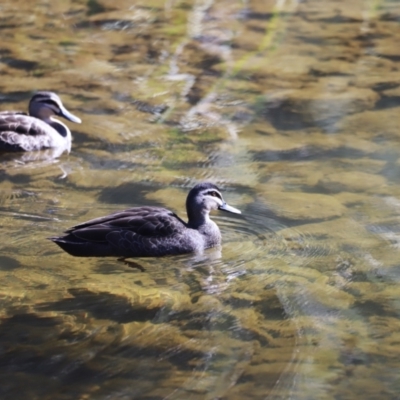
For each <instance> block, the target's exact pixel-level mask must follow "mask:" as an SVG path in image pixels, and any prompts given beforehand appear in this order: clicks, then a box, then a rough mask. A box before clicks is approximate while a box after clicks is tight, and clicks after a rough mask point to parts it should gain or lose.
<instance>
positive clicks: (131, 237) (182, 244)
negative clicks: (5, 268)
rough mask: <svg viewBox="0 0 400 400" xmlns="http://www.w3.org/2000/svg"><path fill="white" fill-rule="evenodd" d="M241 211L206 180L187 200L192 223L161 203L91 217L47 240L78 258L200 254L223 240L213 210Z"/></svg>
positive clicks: (192, 191) (187, 209)
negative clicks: (211, 215) (154, 205)
mask: <svg viewBox="0 0 400 400" xmlns="http://www.w3.org/2000/svg"><path fill="white" fill-rule="evenodd" d="M217 209H218V210H223V211H228V212H231V213H235V214H240V213H241V212H240V211H239V210H237V209H236V208H234V207H231V206H229V205H228V204H227V203H226V202H225V201H224V199H223V197H222V194H221V192H220V190H219V189H218V187H217V186H215V185H214V184H212V183H209V182H203V183H199V184H198V185H196V186H195V187H194V188H193V189H191V190H190V192H189V194H188V196H187V199H186V211H187V215H188V222H185V221H183V220H182V219H181V218H179V217H178V216H177V215H176V214H175V213H173V212H172V211H169V210H167V209H165V208H161V207H135V208H130V209H128V210H125V211H120V212H116V213H114V214H111V215H108V216H106V217H100V218H96V219H92V220H90V221H88V222H84V223H82V224H80V225H76V226H74V227H72V228H70V229H68V230H67V231H66V233H67V235H65V236H60V237H52V238H49V239H50V240H52V241H53V242H55V243H56V244H58V245H59V246H60V247H61V248H62V249H63V250H65V251H66V252H67V253H69V254H71V255H73V256H78V257H93V256H94V257H106V256H115V257H122V258H128V257H155V256H156V257H158V256H165V255H172V254H184V253H191V252H202V251H203V250H204V249H207V248H209V247H214V246H217V245H219V244H220V243H221V233H220V231H219V228H218V226H217V224H216V223H215V222H213V221H212V220H211V219H210V217H209V213H210V211H211V210H217Z"/></svg>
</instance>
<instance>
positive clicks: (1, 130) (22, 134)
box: [0, 111, 53, 151]
mask: <svg viewBox="0 0 400 400" xmlns="http://www.w3.org/2000/svg"><path fill="white" fill-rule="evenodd" d="M49 131H51V132H52V131H53V128H52V127H51V126H50V125H48V124H46V123H45V122H43V121H41V120H40V119H37V118H33V117H31V116H29V115H27V114H24V113H22V112H17V111H3V112H1V113H0V150H7V151H9V150H24V151H32V150H39V149H41V148H47V147H51V140H52V138H51V136H52V135H51V134H50V135H49ZM39 137H40V140H38V139H39Z"/></svg>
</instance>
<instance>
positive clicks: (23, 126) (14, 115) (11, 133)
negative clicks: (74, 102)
mask: <svg viewBox="0 0 400 400" xmlns="http://www.w3.org/2000/svg"><path fill="white" fill-rule="evenodd" d="M54 116H60V117H64V118H66V119H68V120H69V121H72V122H75V123H77V124H80V123H81V120H80V119H79V118H78V117H76V116H75V115H73V114H71V113H70V112H69V111H68V110H67V109H66V108H65V107H64V106H63V104H62V102H61V99H60V98H59V97H58V96H57V95H56V94H55V93H53V92H37V93H36V94H34V95H33V97H32V98H31V100H30V102H29V114H26V113H23V112H18V111H2V112H0V151H34V150H41V149H49V148H58V149H62V150H63V151H64V150H67V151H70V150H71V132H70V130H69V129H68V127H67V126H66V125H65V124H63V123H62V122H60V121H59V120H57V119H55V118H54Z"/></svg>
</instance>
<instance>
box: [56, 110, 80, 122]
mask: <svg viewBox="0 0 400 400" xmlns="http://www.w3.org/2000/svg"><path fill="white" fill-rule="evenodd" d="M60 115H61V116H62V117H64V118H65V119H68V120H69V121H72V122H75V123H76V124H80V123H81V122H82V121H81V119H80V118H78V117H77V116H75V115H74V114H72V113H70V112H69V111H68V110H67V109H66V108H65V107H60Z"/></svg>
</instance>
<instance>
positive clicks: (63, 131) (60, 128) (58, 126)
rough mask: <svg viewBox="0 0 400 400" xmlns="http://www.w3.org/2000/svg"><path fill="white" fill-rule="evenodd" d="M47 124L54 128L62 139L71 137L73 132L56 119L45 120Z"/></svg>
mask: <svg viewBox="0 0 400 400" xmlns="http://www.w3.org/2000/svg"><path fill="white" fill-rule="evenodd" d="M44 121H45V122H46V123H47V124H49V125H50V126H51V127H52V128H54V129H55V130H56V131H57V132H58V133H59V134H60V135H61V136H62V137H64V138H68V137H70V136H71V132H70V130H69V129H68V127H67V126H66V125H64V124H63V123H62V122H61V121H59V120H58V119H55V118H47V119H46V120H44Z"/></svg>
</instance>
